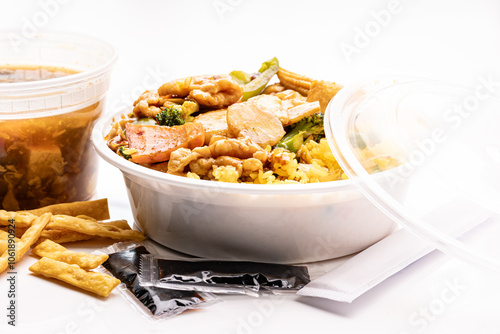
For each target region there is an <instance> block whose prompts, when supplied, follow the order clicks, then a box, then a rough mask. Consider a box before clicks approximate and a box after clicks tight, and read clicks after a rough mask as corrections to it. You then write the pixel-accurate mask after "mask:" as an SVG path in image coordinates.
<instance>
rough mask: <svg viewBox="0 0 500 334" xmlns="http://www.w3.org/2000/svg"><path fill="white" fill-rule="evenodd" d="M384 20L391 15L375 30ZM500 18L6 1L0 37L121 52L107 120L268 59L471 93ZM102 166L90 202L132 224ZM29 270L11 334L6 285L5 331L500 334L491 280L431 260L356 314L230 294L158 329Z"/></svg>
mask: <svg viewBox="0 0 500 334" xmlns="http://www.w3.org/2000/svg"><path fill="white" fill-rule="evenodd" d="M216 5H218V6H219V8H220V10H219V12H218V11H217V10H216ZM389 9H390V10H392V12H393V13H392V14H390V16H387V15H386V16H385V19H383V18H380V16H381V15H382V14H380V13H386V14H387V12H386V11H388V10H389ZM221 10H223V12H221ZM224 10H225V11H224ZM499 10H500V4H499V3H498V2H496V1H490V0H483V1H474V2H460V3H459V2H457V1H439V2H437V1H430V0H422V1H409V0H408V1H403V0H401V1H397V0H396V1H361V0H357V1H351V2H340V1H329V2H326V1H323V2H320V1H307V2H303V1H288V2H280V3H278V2H277V1H274V2H271V1H243V0H208V1H141V2H138V1H137V2H132V1H117V0H116V1H109V0H108V1H94V0H89V1H69V0H64V1H63V0H59V1H57V0H40V1H23V2H11V1H2V2H1V3H0V29H13V31H15V32H17V36H20V37H21V39H18V41H19V40H21V41H22V38H29V36H30V34H31V33H32V32H33V31H34V30H39V31H44V30H47V31H48V30H65V31H76V32H84V33H89V34H93V35H97V36H100V37H102V38H104V39H106V40H109V41H111V42H112V43H113V44H114V45H115V47H116V48H117V49H118V52H119V54H120V56H119V59H118V62H117V64H116V67H115V71H114V73H113V77H112V87H111V90H110V94H109V100H108V103H109V104H108V106H109V108H108V112H112V111H114V110H116V108H119V107H122V106H124V105H129V104H130V103H132V102H133V101H134V100H135V98H136V97H137V96H138V95H139V94H140V93H142V91H143V90H144V89H146V88H155V87H157V86H158V85H159V84H161V83H162V82H163V81H164V80H168V79H172V78H175V77H178V76H183V75H191V74H200V73H206V72H214V73H217V72H225V73H227V72H229V71H231V70H233V69H242V70H247V71H254V70H256V69H258V67H259V66H260V63H261V62H262V61H264V60H266V59H268V58H271V57H272V56H276V57H278V58H279V59H280V62H281V64H282V66H283V67H285V68H287V69H290V70H292V71H296V72H299V73H304V74H307V75H309V76H311V77H317V78H323V79H328V80H334V81H337V82H341V83H347V82H349V81H351V80H354V79H358V78H362V77H365V76H369V75H381V74H392V73H398V74H414V75H422V76H428V77H432V78H440V79H443V78H449V79H450V80H452V81H467V82H470V83H471V84H474V83H476V82H478V80H479V78H480V77H482V76H491V77H492V79H493V80H494V81H496V82H498V81H500V73H499V71H498V55H499V54H500V40H499V39H498V34H497V32H498V31H499V29H500V20H498V15H499V13H500V11H499ZM377 13H378V14H377ZM375 17H378V19H379V21H381V22H382V23H383V25H381V24H377V23H376V22H377V21H376V19H375ZM377 27H378V28H377ZM364 29H373V30H371V33H370V34H371V36H368V37H367V38H365V39H364V40H363V38H362V37H360V36H361V34H360V33H359V31H360V30H364ZM23 36H24V37H23ZM348 45H350V46H351V49H350V50H351V51H353V50H354V49H353V48H354V47H355V48H356V50H357V51H356V52H358V53H354V54H352V56H350V57H346V56H345V54H344V53H343V52H342V49H341V48H342V47H343V48H344V50H345V49H346V48H349V46H348ZM101 165H102V169H101V176H100V184H99V195H100V196H101V197H108V199H109V201H110V204H111V215H112V217H113V218H117V219H118V218H127V219H129V220H131V212H130V207H129V205H128V200H127V198H126V194H125V191H124V185H123V180H122V178H121V175H120V173H119V172H118V171H117V170H116V169H114V168H112V167H109V166H106V165H104V163H102V164H101ZM100 246H102V245H96V244H93V243H83V244H79V245H78V247H79V248H82V249H88V250H91V249H94V248H96V247H100ZM35 260H36V259H35V257H32V256H27V257H26V258H24V259H23V260H22V261H21V262H20V263H19V264H18V265H17V266H16V270H17V272H18V282H17V288H16V292H17V294H18V295H17V301H16V302H17V304H16V305H17V307H18V309H17V311H18V312H17V324H18V326H17V327H16V328H12V327H10V326H7V325H6V323H7V320H8V319H7V317H6V313H7V311H6V307H7V305H8V304H7V303H8V299H7V291H8V284H7V281H6V280H7V276H6V275H5V273H4V274H2V275H0V310H2V311H0V331H1V333H32V332H34V331H36V332H37V333H91V332H93V333H137V332H144V333H155V332H181V331H182V332H185V333H196V332H201V331H203V332H204V333H222V334H224V333H287V332H288V333H303V332H310V331H312V330H314V331H319V330H321V331H325V332H326V331H328V332H334V331H335V332H338V333H395V334H402V333H440V334H441V333H471V332H478V333H497V332H498V328H500V323H499V321H497V320H495V316H496V315H497V314H498V303H497V301H498V299H499V297H500V290H499V288H498V284H497V282H498V280H495V279H494V278H493V276H490V275H487V274H485V273H482V272H480V271H478V270H475V269H473V268H471V267H469V266H466V265H463V264H462V263H460V262H458V261H455V260H451V259H450V258H449V257H447V256H444V255H441V254H439V253H437V252H435V253H432V254H431V255H429V256H427V257H425V258H424V259H422V260H420V261H418V262H417V263H415V264H413V265H411V266H410V267H408V268H407V269H405V270H403V271H402V272H400V273H399V274H396V275H395V276H393V277H391V278H390V279H388V280H386V281H385V282H383V283H382V284H380V285H378V286H377V287H375V288H374V289H372V290H371V291H369V292H368V293H366V294H365V295H363V296H362V297H360V298H359V299H357V300H355V301H354V302H353V303H352V304H343V303H336V302H331V301H328V300H322V299H317V298H303V297H296V296H294V297H282V298H278V297H275V298H269V297H266V298H261V299H252V298H246V297H240V296H230V297H224V298H223V299H224V302H222V303H218V304H215V305H212V306H210V307H208V308H206V309H203V310H201V311H198V312H189V313H186V314H183V315H181V316H178V317H176V318H173V319H170V320H167V321H162V322H158V323H150V322H148V321H147V320H145V319H144V318H142V317H141V316H140V315H139V313H138V312H136V310H135V309H133V308H132V307H130V305H128V304H127V302H125V301H124V300H123V299H122V298H121V297H120V295H119V294H118V293H115V292H113V294H112V295H111V296H110V297H109V298H107V299H99V298H95V297H94V296H91V295H89V294H86V293H82V292H80V291H77V290H74V289H71V288H68V287H67V286H65V285H63V284H58V283H55V282H54V281H49V280H45V279H42V278H39V277H36V276H34V275H31V274H29V273H28V267H29V265H31V264H32V263H33V262H35Z"/></svg>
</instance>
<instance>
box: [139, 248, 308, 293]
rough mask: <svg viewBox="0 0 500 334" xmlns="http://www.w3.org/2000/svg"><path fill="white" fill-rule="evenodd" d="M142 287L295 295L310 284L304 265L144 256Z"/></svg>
mask: <svg viewBox="0 0 500 334" xmlns="http://www.w3.org/2000/svg"><path fill="white" fill-rule="evenodd" d="M140 280H141V284H143V285H151V286H155V287H164V288H171V289H173V288H174V289H179V290H181V289H182V290H196V291H205V292H212V293H235V294H247V295H252V296H256V295H258V294H259V293H260V292H264V293H266V292H267V293H275V294H276V293H283V292H296V291H297V290H299V289H301V288H302V287H304V286H305V285H306V284H307V283H309V282H310V277H309V273H308V270H307V267H305V266H291V265H282V264H271V263H258V262H246V261H207V260H186V261H184V260H183V261H181V260H169V259H162V258H158V257H156V256H154V255H150V254H149V255H142V261H141V274H140Z"/></svg>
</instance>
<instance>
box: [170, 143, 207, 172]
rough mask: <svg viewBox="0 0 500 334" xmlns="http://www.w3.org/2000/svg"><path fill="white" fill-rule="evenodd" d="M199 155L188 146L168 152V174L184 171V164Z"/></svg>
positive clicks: (197, 157)
mask: <svg viewBox="0 0 500 334" xmlns="http://www.w3.org/2000/svg"><path fill="white" fill-rule="evenodd" d="M200 157H201V155H200V154H199V153H196V152H193V151H191V150H190V149H188V148H178V149H177V150H175V151H173V152H172V154H170V160H169V161H168V170H167V172H168V173H170V174H176V173H184V169H185V168H186V166H187V165H189V164H190V163H191V162H192V161H194V160H197V159H199V158H200Z"/></svg>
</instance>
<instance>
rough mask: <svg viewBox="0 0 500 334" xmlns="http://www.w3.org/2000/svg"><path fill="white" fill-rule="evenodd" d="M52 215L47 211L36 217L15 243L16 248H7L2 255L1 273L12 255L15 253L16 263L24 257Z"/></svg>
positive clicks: (0, 261) (0, 257)
mask: <svg viewBox="0 0 500 334" xmlns="http://www.w3.org/2000/svg"><path fill="white" fill-rule="evenodd" d="M51 216H52V215H51V214H50V213H45V214H43V215H42V216H40V217H36V218H35V220H34V221H33V223H32V224H31V227H30V228H29V229H27V230H26V232H24V234H23V236H22V237H21V239H20V240H19V241H18V242H17V243H16V244H15V245H16V247H15V249H14V250H12V251H10V252H9V251H8V250H7V251H5V252H4V253H3V254H2V256H0V273H2V272H3V271H4V270H5V269H7V267H8V265H9V257H10V255H13V258H14V259H13V260H14V261H13V262H14V263H15V262H18V261H19V260H20V259H21V258H22V257H23V255H24V254H25V253H26V252H27V251H28V250H29V249H30V247H31V245H33V244H34V243H35V242H36V241H37V240H38V238H39V237H40V234H42V231H43V229H44V228H45V226H47V224H48V223H49V221H50V217H51ZM9 253H14V254H9Z"/></svg>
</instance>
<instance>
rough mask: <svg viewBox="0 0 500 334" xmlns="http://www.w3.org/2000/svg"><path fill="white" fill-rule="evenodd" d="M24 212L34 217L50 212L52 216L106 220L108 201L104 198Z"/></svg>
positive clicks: (107, 217) (107, 216)
mask: <svg viewBox="0 0 500 334" xmlns="http://www.w3.org/2000/svg"><path fill="white" fill-rule="evenodd" d="M26 212H28V213H31V214H34V215H36V216H40V215H42V214H44V213H47V212H50V213H52V214H53V215H66V216H80V215H84V216H88V217H92V218H94V219H95V220H106V219H109V218H110V216H109V207H108V200H107V199H106V198H103V199H98V200H95V201H82V202H72V203H62V204H53V205H49V206H45V207H43V208H39V209H35V210H28V211H26Z"/></svg>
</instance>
